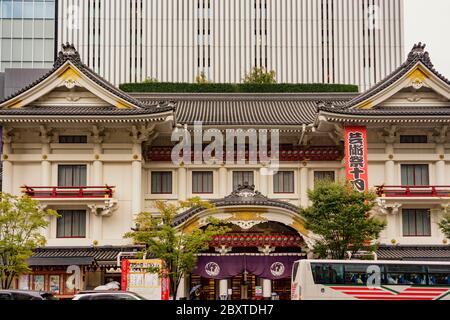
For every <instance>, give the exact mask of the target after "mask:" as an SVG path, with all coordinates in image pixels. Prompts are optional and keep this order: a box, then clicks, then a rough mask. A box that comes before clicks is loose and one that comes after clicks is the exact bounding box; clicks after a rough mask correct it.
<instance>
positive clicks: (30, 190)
mask: <svg viewBox="0 0 450 320" xmlns="http://www.w3.org/2000/svg"><path fill="white" fill-rule="evenodd" d="M114 188H115V187H112V186H108V185H106V186H101V187H90V186H89V187H30V186H23V187H22V192H23V193H24V194H26V195H27V196H29V197H31V198H36V199H86V198H90V199H92V198H94V199H111V198H112V197H113V193H114Z"/></svg>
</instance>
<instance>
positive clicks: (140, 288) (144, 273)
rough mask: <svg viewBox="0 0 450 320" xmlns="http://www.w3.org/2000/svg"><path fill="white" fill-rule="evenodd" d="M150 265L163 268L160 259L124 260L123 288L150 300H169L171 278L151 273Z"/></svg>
mask: <svg viewBox="0 0 450 320" xmlns="http://www.w3.org/2000/svg"><path fill="white" fill-rule="evenodd" d="M150 267H157V268H159V269H161V268H162V261H161V260H159V259H150V260H122V290H127V291H133V292H135V293H138V294H140V295H142V296H143V297H145V298H147V299H149V300H169V289H170V287H169V279H168V277H164V278H163V279H161V277H160V276H159V275H158V274H156V273H150V272H149V269H150Z"/></svg>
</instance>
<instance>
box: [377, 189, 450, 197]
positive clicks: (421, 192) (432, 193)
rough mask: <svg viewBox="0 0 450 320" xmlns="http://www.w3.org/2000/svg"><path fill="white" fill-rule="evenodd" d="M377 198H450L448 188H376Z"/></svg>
mask: <svg viewBox="0 0 450 320" xmlns="http://www.w3.org/2000/svg"><path fill="white" fill-rule="evenodd" d="M376 193H377V195H378V196H379V197H430V198H431V197H437V198H442V197H450V186H377V187H376Z"/></svg>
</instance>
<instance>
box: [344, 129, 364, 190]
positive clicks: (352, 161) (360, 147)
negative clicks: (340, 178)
mask: <svg viewBox="0 0 450 320" xmlns="http://www.w3.org/2000/svg"><path fill="white" fill-rule="evenodd" d="M345 164H346V172H347V180H349V181H350V182H352V183H353V185H354V186H355V188H356V189H357V190H358V191H360V192H365V191H368V189H369V176H368V162H367V131H366V127H356V126H355V127H354V126H352V127H345Z"/></svg>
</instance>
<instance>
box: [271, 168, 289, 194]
mask: <svg viewBox="0 0 450 320" xmlns="http://www.w3.org/2000/svg"><path fill="white" fill-rule="evenodd" d="M273 192H274V193H294V171H280V172H278V173H277V174H275V175H274V176H273Z"/></svg>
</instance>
